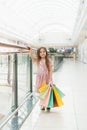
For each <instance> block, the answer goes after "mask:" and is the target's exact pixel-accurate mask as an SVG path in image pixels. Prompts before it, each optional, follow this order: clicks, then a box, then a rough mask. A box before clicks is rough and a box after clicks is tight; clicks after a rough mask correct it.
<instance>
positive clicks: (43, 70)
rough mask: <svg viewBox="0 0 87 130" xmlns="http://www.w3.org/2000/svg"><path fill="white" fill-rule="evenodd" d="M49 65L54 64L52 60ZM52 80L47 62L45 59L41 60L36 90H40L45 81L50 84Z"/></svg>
mask: <svg viewBox="0 0 87 130" xmlns="http://www.w3.org/2000/svg"><path fill="white" fill-rule="evenodd" d="M49 66H50V67H51V66H52V62H51V61H50V62H49ZM49 80H50V73H49V71H48V69H47V66H46V63H45V61H44V60H41V61H40V62H39V64H38V70H37V75H36V91H37V92H38V89H39V88H40V86H41V85H42V84H43V83H46V84H48V83H49Z"/></svg>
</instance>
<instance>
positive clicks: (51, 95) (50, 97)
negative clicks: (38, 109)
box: [47, 88, 54, 108]
mask: <svg viewBox="0 0 87 130" xmlns="http://www.w3.org/2000/svg"><path fill="white" fill-rule="evenodd" d="M47 107H50V108H52V107H54V105H53V89H52V88H50V96H49V100H48V106H47Z"/></svg>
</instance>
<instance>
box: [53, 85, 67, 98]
mask: <svg viewBox="0 0 87 130" xmlns="http://www.w3.org/2000/svg"><path fill="white" fill-rule="evenodd" d="M54 87H55V89H56V91H57V92H58V94H59V95H60V97H61V98H63V97H64V96H65V94H64V93H63V92H62V91H61V90H60V89H59V88H57V87H56V86H55V85H54Z"/></svg>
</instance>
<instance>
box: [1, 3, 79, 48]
mask: <svg viewBox="0 0 87 130" xmlns="http://www.w3.org/2000/svg"><path fill="white" fill-rule="evenodd" d="M79 5H80V0H0V36H1V37H6V38H7V37H8V38H10V39H13V40H15V39H16V40H23V41H25V42H27V43H29V44H37V45H42V44H43V43H44V44H45V45H53V44H54V45H55V46H56V45H59V44H72V42H71V41H69V39H71V38H72V34H73V30H74V27H75V23H76V18H77V15H78V10H79ZM47 36H48V37H47ZM55 38H56V39H55ZM54 39H55V42H54Z"/></svg>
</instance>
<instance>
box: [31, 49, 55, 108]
mask: <svg viewBox="0 0 87 130" xmlns="http://www.w3.org/2000/svg"><path fill="white" fill-rule="evenodd" d="M29 55H30V57H31V59H32V60H33V61H34V62H36V63H37V65H38V71H37V75H36V91H37V92H39V88H40V86H41V85H42V84H44V83H46V84H49V85H52V84H53V82H52V61H51V60H50V59H49V58H48V52H47V50H46V48H45V47H40V48H39V49H38V50H37V57H36V58H35V57H34V56H33V54H32V48H30V50H29ZM41 110H45V108H44V107H43V106H42V107H41ZM47 110H50V108H47Z"/></svg>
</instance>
